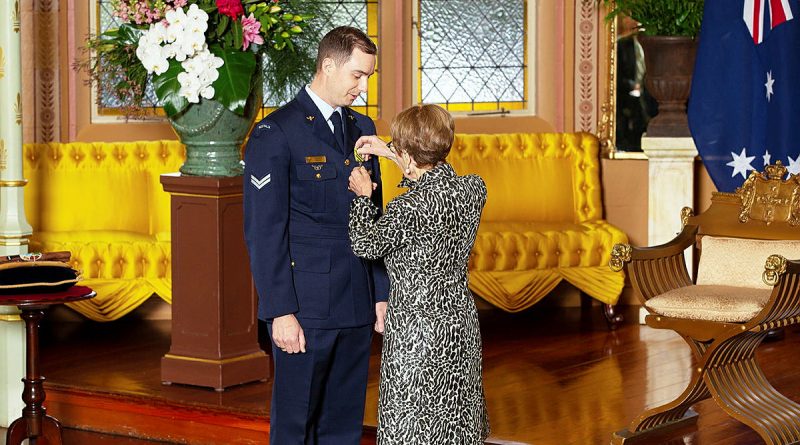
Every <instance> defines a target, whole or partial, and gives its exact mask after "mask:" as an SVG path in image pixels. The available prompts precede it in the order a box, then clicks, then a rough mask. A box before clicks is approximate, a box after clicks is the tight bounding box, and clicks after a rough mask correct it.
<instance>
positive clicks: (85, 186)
mask: <svg viewBox="0 0 800 445" xmlns="http://www.w3.org/2000/svg"><path fill="white" fill-rule="evenodd" d="M23 155H24V161H23V174H24V176H25V178H26V179H27V180H28V184H27V186H26V187H25V210H26V215H27V217H28V221H29V222H30V224H31V225H32V226H33V236H32V239H31V246H30V250H31V251H58V250H69V251H71V252H72V266H73V267H74V268H76V269H79V270H81V271H82V272H83V277H84V281H83V283H85V284H86V285H87V286H90V287H92V288H93V289H95V290H96V291H97V297H96V298H94V299H92V300H89V301H85V302H79V303H73V304H71V307H72V308H73V309H75V310H77V311H78V312H80V313H81V314H83V315H85V316H86V317H89V318H91V319H93V320H98V321H108V320H114V319H117V318H120V317H122V316H123V315H125V314H127V313H128V312H130V311H132V310H133V309H135V308H136V307H137V306H139V305H140V304H141V303H143V302H144V301H145V300H147V299H148V298H149V297H150V296H151V295H153V294H157V295H158V296H159V297H161V298H162V299H164V300H165V301H167V302H171V299H172V288H171V269H170V197H169V194H167V193H166V192H164V191H163V189H162V187H161V184H160V182H159V176H160V175H161V174H162V173H169V172H176V171H178V168H180V166H181V164H182V163H183V159H184V156H185V154H184V149H183V146H182V145H180V144H179V143H178V142H173V141H157V142H137V143H69V144H58V143H53V144H31V145H25V146H24V147H23Z"/></svg>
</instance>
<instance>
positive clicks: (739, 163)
mask: <svg viewBox="0 0 800 445" xmlns="http://www.w3.org/2000/svg"><path fill="white" fill-rule="evenodd" d="M731 156H733V161H731V162H728V163H727V164H725V165H727V166H728V167H733V173H731V178H732V177H734V176H736V175H738V174H741V175H742V177H743V178H745V179H747V171H748V170H755V168H753V165H752V162H753V159H755V158H756V157H755V156H747V149H746V148H745V147H742V152H741V153H740V154H738V155H737V154H736V153H734V152H731ZM798 159H800V156H798Z"/></svg>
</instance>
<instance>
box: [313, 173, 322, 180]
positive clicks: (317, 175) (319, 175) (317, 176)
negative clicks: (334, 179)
mask: <svg viewBox="0 0 800 445" xmlns="http://www.w3.org/2000/svg"><path fill="white" fill-rule="evenodd" d="M314 177H315V178H317V179H319V178H321V177H322V175H321V174H319V173H317V174H316V175H314Z"/></svg>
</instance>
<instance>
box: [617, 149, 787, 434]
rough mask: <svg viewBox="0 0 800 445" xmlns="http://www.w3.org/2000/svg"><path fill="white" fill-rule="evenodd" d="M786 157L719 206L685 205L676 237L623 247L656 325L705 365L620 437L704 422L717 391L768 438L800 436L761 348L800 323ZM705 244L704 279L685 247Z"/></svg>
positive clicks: (624, 264) (622, 260) (721, 196)
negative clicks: (700, 408) (772, 335)
mask: <svg viewBox="0 0 800 445" xmlns="http://www.w3.org/2000/svg"><path fill="white" fill-rule="evenodd" d="M784 177H786V168H785V167H783V166H781V165H780V163H778V164H777V165H774V166H768V167H767V168H766V173H765V174H762V173H758V172H753V173H752V174H751V175H750V177H749V178H748V179H747V180H746V182H745V183H744V185H743V186H742V187H741V188H740V189H739V190H737V192H736V193H735V194H731V193H714V195H713V197H712V204H711V207H710V208H709V209H708V210H707V211H706V212H704V213H703V214H701V215H698V216H694V215H693V214H692V212H691V210H689V209H684V210H683V212H682V215H681V216H682V219H683V223H684V227H683V231H682V232H681V233H680V234H679V235H678V236H677V237H676V238H675V239H674V240H672V241H670V242H669V243H667V244H664V245H661V246H656V247H647V248H634V247H631V246H628V245H624V244H618V245H616V246H615V247H614V252H613V253H612V259H611V263H610V265H611V268H612V269H614V270H622V269H623V268H624V269H625V270H626V271H627V272H628V275H629V277H630V280H631V283H632V285H633V288H634V290H635V292H636V293H637V294H638V297H639V298H640V300H641V302H642V304H643V305H644V307H645V308H646V309H647V311H648V312H649V315H648V316H647V317H646V323H647V325H648V326H650V327H652V328H656V329H672V330H674V331H675V332H677V333H678V334H679V335H681V337H683V338H684V340H686V342H687V343H688V344H689V347H690V348H691V350H692V353H693V354H694V356H695V359H696V360H695V365H694V366H696V368H695V369H693V370H692V373H691V380H690V382H689V385H688V386H687V388H686V390H685V391H684V392H683V393H682V394H681V395H680V396H678V397H677V398H676V399H675V400H674V401H672V402H669V403H667V404H665V405H663V406H659V407H656V408H652V409H649V410H647V411H645V412H644V413H642V414H641V415H639V416H638V417H637V418H636V419H634V420H633V422H632V423H631V424H630V425H629V426H628V428H627V429H625V430H622V431H619V432H617V433H615V434H614V435H613V440H612V443H614V444H623V443H633V442H636V443H638V440H639V439H644V438H645V437H646V436H648V435H650V434H652V433H655V432H661V433H663V432H664V431H666V430H670V429H672V428H676V427H678V426H681V425H683V424H688V423H692V422H694V421H696V417H697V414H696V413H695V412H694V411H693V410H692V409H691V407H692V405H694V404H695V403H697V402H699V401H701V400H704V399H707V398H709V397H713V399H714V400H715V401H716V402H717V404H718V405H719V406H720V407H721V408H722V409H723V410H724V411H725V412H727V413H728V414H729V415H730V416H732V417H734V418H736V419H737V420H739V421H741V422H742V423H744V424H746V425H748V426H750V427H751V428H753V429H754V430H755V431H756V432H757V433H758V434H759V435H760V436H761V437H762V438H763V439H764V441H765V442H766V443H767V444H790V443H798V442H800V405H798V404H797V403H795V402H793V401H792V400H790V399H788V398H787V397H785V396H783V395H782V394H780V393H778V392H777V391H776V390H775V389H774V388H773V387H772V386H771V385H770V384H769V382H768V381H767V379H766V377H765V376H764V373H763V372H762V371H761V368H760V367H759V364H758V363H757V362H756V358H755V351H756V348H757V347H758V345H759V344H760V343H761V341H762V340H763V339H764V337H765V336H766V335H767V332H768V331H769V330H771V329H775V328H779V327H783V326H788V325H791V324H796V323H798V322H799V321H800V261H792V260H789V259H787V258H795V259H800V176H795V175H792V176H791V177H790V178H789V179H788V180H785V181H784V180H782V178H784ZM692 246H696V247H697V249H698V250H699V254H700V259H699V265H698V271H697V278H696V280H695V282H694V283H693V282H692V279H691V278H690V277H689V273H688V271H687V268H686V265H685V262H684V251H685V249H687V248H690V247H692Z"/></svg>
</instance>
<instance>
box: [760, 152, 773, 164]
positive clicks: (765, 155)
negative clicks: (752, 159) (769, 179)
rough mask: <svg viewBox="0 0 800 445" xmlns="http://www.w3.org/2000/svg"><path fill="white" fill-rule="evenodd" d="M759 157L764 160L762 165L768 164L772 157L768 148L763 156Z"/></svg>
mask: <svg viewBox="0 0 800 445" xmlns="http://www.w3.org/2000/svg"><path fill="white" fill-rule="evenodd" d="M761 159H763V160H764V167H766V166H768V165H769V161H770V159H772V155H771V154H769V150H767V152H766V153H765V154H764V156H761Z"/></svg>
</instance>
